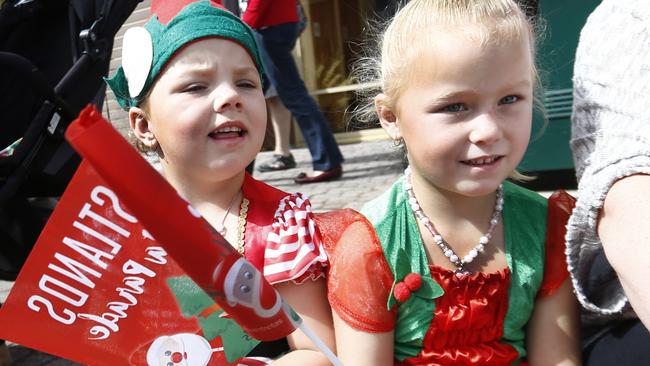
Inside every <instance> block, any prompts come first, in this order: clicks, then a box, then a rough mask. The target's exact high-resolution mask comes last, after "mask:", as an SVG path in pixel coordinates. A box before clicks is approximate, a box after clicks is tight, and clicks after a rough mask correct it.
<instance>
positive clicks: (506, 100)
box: [499, 95, 519, 104]
mask: <svg viewBox="0 0 650 366" xmlns="http://www.w3.org/2000/svg"><path fill="white" fill-rule="evenodd" d="M518 100H519V97H518V96H516V95H508V96H507V97H503V98H501V100H500V101H499V104H512V103H515V102H517V101H518Z"/></svg>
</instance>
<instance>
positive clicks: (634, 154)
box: [566, 0, 650, 320]
mask: <svg viewBox="0 0 650 366" xmlns="http://www.w3.org/2000/svg"><path fill="white" fill-rule="evenodd" d="M573 87H574V107H573V116H572V120H573V127H572V139H571V148H572V150H573V154H574V160H575V166H576V174H577V177H578V182H579V184H578V202H577V204H576V208H575V210H574V212H573V215H572V216H571V219H570V220H569V224H568V232H567V236H566V238H567V256H568V264H569V272H570V273H571V276H572V280H573V285H574V287H575V290H576V294H577V296H578V299H579V300H580V302H581V304H582V305H583V307H584V308H585V309H586V310H587V314H590V316H588V317H587V318H588V319H587V320H589V319H591V320H596V319H600V320H607V319H608V318H612V317H620V315H621V313H626V314H627V315H629V314H630V308H629V303H628V301H627V298H626V296H625V294H624V293H623V289H622V287H621V285H620V282H619V281H618V279H617V278H616V275H615V273H614V271H613V270H611V267H609V269H610V270H609V272H608V273H600V274H594V273H592V271H591V270H592V265H593V263H594V261H595V260H600V259H599V257H601V259H602V256H603V253H602V245H601V242H600V240H599V239H598V236H597V232H596V223H597V219H598V213H599V210H600V208H601V207H602V206H603V201H604V199H605V195H606V194H607V192H608V190H609V188H610V187H611V185H612V184H613V183H614V182H615V181H616V180H617V179H619V178H622V177H625V176H629V175H632V174H635V173H648V174H650V1H648V0H604V1H603V2H602V3H601V4H600V5H599V6H598V8H597V9H596V10H595V11H594V12H593V13H592V14H591V15H590V16H589V19H588V20H587V23H586V25H585V26H584V28H583V29H582V33H581V34H580V43H579V45H578V50H577V54H576V60H575V69H574V79H573ZM648 194H650V192H648ZM648 245H650V243H648ZM648 260H650V258H649V259H648Z"/></svg>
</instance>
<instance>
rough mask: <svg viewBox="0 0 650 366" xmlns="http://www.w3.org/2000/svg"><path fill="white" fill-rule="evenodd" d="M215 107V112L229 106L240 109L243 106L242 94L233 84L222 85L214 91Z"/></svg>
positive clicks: (226, 108)
mask: <svg viewBox="0 0 650 366" xmlns="http://www.w3.org/2000/svg"><path fill="white" fill-rule="evenodd" d="M213 94H214V96H213V98H214V99H213V103H214V105H213V107H214V110H215V112H223V111H226V110H228V109H229V108H234V109H236V110H240V109H241V108H242V99H241V95H239V92H238V90H237V88H236V87H235V86H233V85H221V86H220V87H219V88H216V89H215V90H214V91H213Z"/></svg>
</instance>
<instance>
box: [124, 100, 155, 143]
mask: <svg viewBox="0 0 650 366" xmlns="http://www.w3.org/2000/svg"><path fill="white" fill-rule="evenodd" d="M129 125H130V126H131V131H133V134H134V135H135V137H136V138H137V139H138V140H139V141H140V142H141V143H142V144H143V145H144V146H146V147H148V148H151V149H153V148H155V147H156V145H157V143H158V141H157V140H156V136H154V134H153V131H152V130H151V122H150V121H149V117H148V116H147V112H145V111H144V110H143V109H142V108H138V107H131V108H130V109H129Z"/></svg>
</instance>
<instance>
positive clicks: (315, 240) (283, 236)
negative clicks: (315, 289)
mask: <svg viewBox="0 0 650 366" xmlns="http://www.w3.org/2000/svg"><path fill="white" fill-rule="evenodd" d="M326 265H327V254H326V253H325V249H324V248H323V240H322V239H321V235H320V232H319V231H318V228H317V227H316V222H315V221H314V214H313V212H312V211H311V203H310V202H309V199H308V198H307V197H304V196H303V195H302V194H301V193H294V194H292V195H290V196H286V197H284V198H283V199H282V200H280V204H279V206H278V209H277V210H276V212H275V217H274V220H273V224H272V229H271V232H270V233H269V235H268V237H267V242H266V249H265V251H264V277H266V279H267V280H268V281H269V282H270V283H271V284H275V283H279V282H285V281H290V280H296V279H298V278H300V277H301V276H303V274H305V273H308V271H312V272H313V274H312V277H316V278H317V277H320V276H322V275H323V271H322V267H324V266H326Z"/></svg>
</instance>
